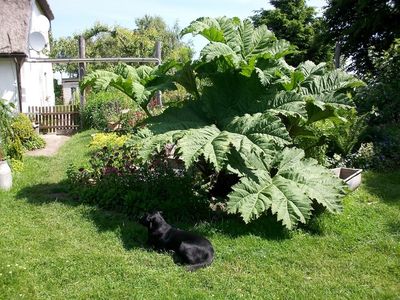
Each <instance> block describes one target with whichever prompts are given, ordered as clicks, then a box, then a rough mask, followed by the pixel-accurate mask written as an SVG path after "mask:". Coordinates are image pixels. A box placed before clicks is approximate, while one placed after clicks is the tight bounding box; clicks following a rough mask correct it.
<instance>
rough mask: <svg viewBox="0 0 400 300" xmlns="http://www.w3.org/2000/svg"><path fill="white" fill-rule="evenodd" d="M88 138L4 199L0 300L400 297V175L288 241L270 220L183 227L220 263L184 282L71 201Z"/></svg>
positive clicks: (163, 257)
mask: <svg viewBox="0 0 400 300" xmlns="http://www.w3.org/2000/svg"><path fill="white" fill-rule="evenodd" d="M90 134H91V132H90V131H89V132H83V133H80V134H78V135H75V136H74V137H73V138H72V139H71V140H70V141H69V142H68V143H67V144H66V145H65V146H64V147H63V148H62V149H61V151H60V152H59V153H58V154H57V156H55V157H52V158H44V157H36V158H34V157H27V158H26V159H25V170H24V172H23V173H21V174H17V175H15V178H14V179H15V182H14V187H13V189H12V190H11V191H10V192H7V193H6V192H0V249H1V251H0V299H172V298H178V299H210V298H215V299H399V298H400V243H399V242H400V241H399V238H400V185H399V183H400V172H399V171H397V172H391V173H386V174H376V173H366V174H365V176H364V178H363V185H362V187H361V188H359V189H358V190H357V191H356V192H354V193H352V194H351V195H350V196H348V197H347V198H346V199H345V203H344V207H345V209H344V212H343V213H342V214H340V215H328V214H322V215H320V216H319V217H318V218H316V219H315V220H313V222H312V223H311V224H310V226H309V227H307V228H303V229H299V230H297V231H295V232H292V233H286V232H284V231H282V230H280V229H279V228H277V227H276V226H271V224H270V223H269V222H268V220H260V221H258V222H255V224H253V225H252V226H247V227H245V226H243V225H242V224H241V223H238V222H237V221H235V220H233V219H227V220H224V221H221V222H218V223H211V224H210V223H201V224H181V225H182V227H184V228H189V229H192V230H195V231H197V232H200V233H202V234H204V235H206V236H207V237H208V238H209V239H210V240H211V241H212V243H213V244H214V247H215V249H216V259H215V262H214V263H213V265H212V266H211V267H209V268H206V269H202V270H199V271H197V272H195V273H188V272H186V271H185V269H184V268H183V267H181V266H178V265H175V264H174V263H173V260H172V257H171V255H169V254H162V253H156V252H151V251H147V250H146V249H145V248H143V244H144V241H145V231H144V229H143V228H142V227H140V226H139V225H138V224H137V223H136V222H134V221H133V220H130V219H128V218H127V217H125V216H124V215H121V214H117V213H113V212H109V211H104V210H100V209H97V208H96V207H92V206H86V205H83V204H80V203H77V202H75V201H74V200H72V199H70V198H69V197H68V194H67V193H66V190H65V187H64V186H63V185H62V184H60V181H61V180H62V179H64V178H65V170H66V168H67V166H68V164H69V163H71V162H73V163H75V164H76V165H80V164H81V163H82V162H84V161H85V160H86V159H87V157H88V152H87V151H88V149H87V147H86V145H87V143H88V141H89V139H90Z"/></svg>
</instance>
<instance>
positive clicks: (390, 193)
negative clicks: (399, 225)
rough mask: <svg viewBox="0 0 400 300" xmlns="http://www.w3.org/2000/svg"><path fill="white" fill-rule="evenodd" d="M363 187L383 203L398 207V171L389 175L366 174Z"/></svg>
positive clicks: (399, 196) (399, 183) (399, 199)
mask: <svg viewBox="0 0 400 300" xmlns="http://www.w3.org/2000/svg"><path fill="white" fill-rule="evenodd" d="M363 187H364V189H365V190H366V191H368V192H369V193H371V194H374V195H376V196H378V197H379V198H380V199H382V200H383V201H384V202H386V203H388V204H390V205H395V206H400V170H399V171H391V172H390V173H366V174H365V176H364V177H363Z"/></svg>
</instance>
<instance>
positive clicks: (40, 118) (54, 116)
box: [27, 105, 80, 133]
mask: <svg viewBox="0 0 400 300" xmlns="http://www.w3.org/2000/svg"><path fill="white" fill-rule="evenodd" d="M27 115H28V117H29V118H30V119H31V120H32V121H33V122H35V123H36V124H38V125H39V130H40V132H42V133H51V132H56V133H57V132H58V133H59V132H62V133H72V132H75V131H77V130H78V129H79V127H80V120H79V105H55V106H29V107H28V113H27Z"/></svg>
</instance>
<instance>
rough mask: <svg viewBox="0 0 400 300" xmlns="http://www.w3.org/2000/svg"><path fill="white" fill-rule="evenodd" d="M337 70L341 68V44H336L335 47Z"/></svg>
mask: <svg viewBox="0 0 400 300" xmlns="http://www.w3.org/2000/svg"><path fill="white" fill-rule="evenodd" d="M335 68H336V69H339V68H340V44H339V42H336V45H335Z"/></svg>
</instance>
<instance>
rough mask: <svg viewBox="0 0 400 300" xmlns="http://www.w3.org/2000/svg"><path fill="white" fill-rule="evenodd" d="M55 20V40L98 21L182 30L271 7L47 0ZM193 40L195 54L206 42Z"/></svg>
mask: <svg viewBox="0 0 400 300" xmlns="http://www.w3.org/2000/svg"><path fill="white" fill-rule="evenodd" d="M48 2H49V4H50V7H51V9H52V11H53V13H54V16H55V19H54V20H53V21H52V24H51V27H52V31H53V34H54V36H55V37H56V38H58V37H62V36H69V35H72V34H74V33H77V32H80V31H83V30H84V29H86V28H89V27H91V26H92V25H93V24H94V23H95V22H96V21H99V22H101V23H105V24H108V25H116V24H118V25H122V26H125V27H128V28H134V27H135V19H136V18H140V17H143V16H144V15H146V14H148V15H157V16H161V17H162V18H163V19H164V20H165V21H166V22H167V24H168V25H169V26H173V25H174V23H175V22H176V21H178V23H179V26H180V27H181V28H183V27H185V26H187V25H189V23H190V22H191V21H193V20H195V19H197V18H199V17H203V16H209V17H219V16H228V17H233V16H238V17H240V18H245V17H248V16H251V15H253V14H254V11H255V10H258V9H261V8H264V9H265V8H271V6H270V5H269V4H268V2H269V1H267V0H170V1H166V0H145V1H144V0H141V1H137V0H114V1H101V0H48ZM307 3H308V5H310V6H314V7H316V8H318V9H320V8H321V7H322V6H323V5H325V1H323V0H308V1H307ZM188 39H191V40H192V41H193V43H194V46H195V49H196V51H199V50H200V49H201V48H202V47H203V46H204V45H205V41H204V40H202V38H201V37H199V38H196V39H192V38H191V37H187V38H186V40H188Z"/></svg>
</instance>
